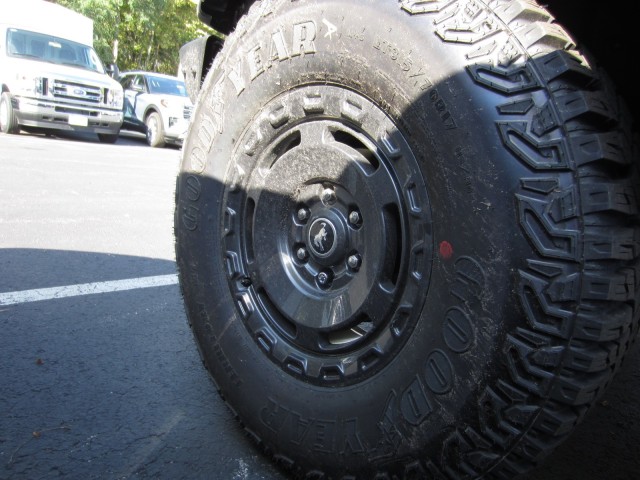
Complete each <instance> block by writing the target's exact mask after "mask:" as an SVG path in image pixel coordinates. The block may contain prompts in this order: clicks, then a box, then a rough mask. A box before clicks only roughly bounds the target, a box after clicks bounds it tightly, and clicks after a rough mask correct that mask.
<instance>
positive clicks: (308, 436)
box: [260, 398, 365, 455]
mask: <svg viewBox="0 0 640 480" xmlns="http://www.w3.org/2000/svg"><path fill="white" fill-rule="evenodd" d="M260 420H261V421H262V423H263V424H264V425H265V426H266V427H267V428H269V429H270V430H272V431H273V432H275V433H280V434H282V438H290V439H291V440H290V442H291V443H292V444H294V445H302V444H303V443H308V444H310V448H311V450H313V451H315V452H322V453H333V454H341V455H344V454H358V453H364V452H365V447H364V443H363V442H362V440H361V439H360V435H359V431H358V419H357V418H349V419H344V420H342V419H341V420H338V419H331V420H328V419H320V418H312V417H303V416H302V415H301V414H299V413H297V412H295V411H294V410H291V409H289V408H287V407H285V406H284V405H281V404H279V403H278V402H276V401H275V400H274V399H273V398H269V399H268V403H267V404H266V405H265V406H264V407H262V410H260Z"/></svg>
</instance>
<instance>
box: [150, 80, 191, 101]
mask: <svg viewBox="0 0 640 480" xmlns="http://www.w3.org/2000/svg"><path fill="white" fill-rule="evenodd" d="M147 84H148V85H149V93H158V94H163V95H177V96H179V97H186V96H187V89H186V88H185V86H184V82H183V81H181V80H178V79H177V78H176V79H173V78H164V77H152V76H148V77H147Z"/></svg>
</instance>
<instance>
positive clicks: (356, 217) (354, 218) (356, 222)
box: [349, 210, 362, 227]
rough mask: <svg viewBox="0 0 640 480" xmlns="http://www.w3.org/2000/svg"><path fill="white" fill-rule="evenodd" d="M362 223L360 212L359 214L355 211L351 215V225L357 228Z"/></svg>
mask: <svg viewBox="0 0 640 480" xmlns="http://www.w3.org/2000/svg"><path fill="white" fill-rule="evenodd" d="M361 221H362V218H361V217H360V212H358V211H357V210H354V211H353V212H351V213H350V214H349V223H351V225H353V226H354V227H357V226H358V225H359V224H360V222H361Z"/></svg>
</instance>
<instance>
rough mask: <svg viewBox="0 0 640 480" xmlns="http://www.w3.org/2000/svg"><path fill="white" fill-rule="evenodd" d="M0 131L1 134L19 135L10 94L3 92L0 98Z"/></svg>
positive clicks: (18, 126)
mask: <svg viewBox="0 0 640 480" xmlns="http://www.w3.org/2000/svg"><path fill="white" fill-rule="evenodd" d="M0 131H1V132H2V133H19V132H20V125H18V119H17V118H16V113H15V111H14V110H13V105H12V104H11V94H10V93H9V92H3V93H2V96H1V97H0Z"/></svg>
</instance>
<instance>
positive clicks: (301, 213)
mask: <svg viewBox="0 0 640 480" xmlns="http://www.w3.org/2000/svg"><path fill="white" fill-rule="evenodd" d="M298 220H300V221H301V222H306V221H307V220H309V210H307V209H306V208H301V209H300V210H298Z"/></svg>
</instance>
